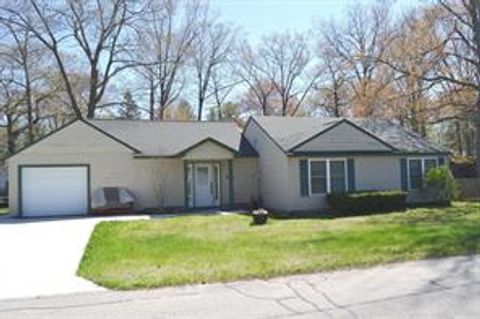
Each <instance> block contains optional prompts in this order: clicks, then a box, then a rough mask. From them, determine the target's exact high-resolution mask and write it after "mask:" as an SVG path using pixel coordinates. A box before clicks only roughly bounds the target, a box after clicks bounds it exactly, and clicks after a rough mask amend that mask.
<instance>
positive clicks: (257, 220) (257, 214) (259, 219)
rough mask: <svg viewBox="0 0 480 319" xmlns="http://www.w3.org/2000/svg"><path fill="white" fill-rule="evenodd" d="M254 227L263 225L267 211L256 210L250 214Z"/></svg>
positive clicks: (266, 218)
mask: <svg viewBox="0 0 480 319" xmlns="http://www.w3.org/2000/svg"><path fill="white" fill-rule="evenodd" d="M252 217H253V224H254V225H265V224H266V223H267V220H268V211H267V210H265V209H256V210H254V211H253V212H252Z"/></svg>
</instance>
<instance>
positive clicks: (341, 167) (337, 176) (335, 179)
mask: <svg viewBox="0 0 480 319" xmlns="http://www.w3.org/2000/svg"><path fill="white" fill-rule="evenodd" d="M345 175H346V174H345V161H343V160H341V161H331V162H330V191H331V192H334V193H341V192H345V191H346V190H347V187H346V182H345V181H346V176H345Z"/></svg>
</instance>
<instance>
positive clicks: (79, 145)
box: [8, 122, 184, 213]
mask: <svg viewBox="0 0 480 319" xmlns="http://www.w3.org/2000/svg"><path fill="white" fill-rule="evenodd" d="M26 164H27V165H61V164H70V165H71V164H88V165H90V188H91V191H92V192H94V191H95V190H96V189H98V188H99V187H107V186H124V187H127V188H128V189H129V190H130V191H131V192H132V193H133V195H134V196H135V197H136V199H137V201H138V203H139V205H138V207H137V208H145V207H158V206H159V204H160V203H161V201H162V197H163V202H164V206H174V207H178V206H183V205H184V193H183V162H182V161H181V160H179V159H133V157H132V151H131V150H129V149H128V148H126V147H124V146H123V145H121V144H119V143H117V142H116V141H114V140H112V139H110V138H109V137H107V136H105V135H104V134H102V133H100V132H98V131H96V130H95V129H93V128H91V127H89V126H88V125H86V124H84V123H83V122H75V123H73V124H71V125H70V126H69V127H67V128H65V129H63V130H61V131H58V132H57V133H55V134H53V135H51V136H50V137H48V138H46V139H44V140H43V141H40V142H39V143H37V144H35V145H33V146H31V147H30V148H28V149H26V150H24V151H23V152H21V153H19V154H17V155H15V156H13V157H11V158H10V159H9V160H8V167H9V174H10V184H9V200H10V208H11V210H12V212H14V213H16V212H18V166H19V165H26ZM163 185H165V186H163ZM162 188H163V189H164V190H163V195H161V192H160V189H162ZM54 204H55V203H52V205H54Z"/></svg>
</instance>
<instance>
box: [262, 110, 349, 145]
mask: <svg viewBox="0 0 480 319" xmlns="http://www.w3.org/2000/svg"><path fill="white" fill-rule="evenodd" d="M253 118H254V120H255V121H256V122H257V123H258V124H260V126H261V127H263V128H264V129H265V130H266V131H267V133H268V134H269V135H270V136H271V137H272V138H273V139H274V140H275V141H276V142H277V143H278V144H279V145H280V146H281V147H282V148H283V150H284V151H289V150H290V149H292V148H293V147H295V146H297V145H298V144H299V143H300V142H303V141H304V140H306V139H307V138H309V137H312V136H313V135H315V134H317V133H319V132H321V131H323V130H325V129H327V128H329V127H330V126H332V125H335V124H337V123H338V122H340V121H341V120H342V119H341V118H330V117H281V116H254V117H253Z"/></svg>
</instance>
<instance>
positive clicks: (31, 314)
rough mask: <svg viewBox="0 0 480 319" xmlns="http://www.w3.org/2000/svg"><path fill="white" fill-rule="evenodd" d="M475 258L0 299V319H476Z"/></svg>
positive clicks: (479, 310)
mask: <svg viewBox="0 0 480 319" xmlns="http://www.w3.org/2000/svg"><path fill="white" fill-rule="evenodd" d="M479 314H480V256H471V257H455V258H446V259H439V260H427V261H418V262H408V263H402V264H395V265H390V266H383V267H376V268H371V269H363V270H352V271H341V272H332V273H320V274H313V275H302V276H292V277H284V278H278V279H272V280H267V281H263V280H253V281H243V282H232V283H227V284H211V285H199V286H186V287H173V288H164V289H157V290H150V291H135V292H114V291H105V292H94V293H82V294H74V295H65V296H56V297H47V298H38V299H23V300H8V301H0V318H26V319H29V318H35V319H39V318H53V319H56V318H79V319H80V318H89V319H96V318H115V319H123V318H125V319H126V318H129V319H131V318H142V319H148V318H192V319H193V318H219V319H220V318H222V319H224V318H233V319H234V318H249V319H250V318H296V319H300V318H301V319H304V318H422V319H424V318H478V316H479Z"/></svg>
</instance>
